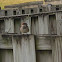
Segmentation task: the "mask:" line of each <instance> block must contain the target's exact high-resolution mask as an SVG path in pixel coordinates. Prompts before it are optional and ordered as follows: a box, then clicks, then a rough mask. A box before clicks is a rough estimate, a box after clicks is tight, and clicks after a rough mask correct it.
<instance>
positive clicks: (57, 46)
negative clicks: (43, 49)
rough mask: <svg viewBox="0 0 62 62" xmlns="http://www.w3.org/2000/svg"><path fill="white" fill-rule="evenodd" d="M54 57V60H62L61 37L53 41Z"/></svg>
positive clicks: (54, 61) (59, 61)
mask: <svg viewBox="0 0 62 62" xmlns="http://www.w3.org/2000/svg"><path fill="white" fill-rule="evenodd" d="M52 47H53V48H52V58H53V62H61V41H60V37H55V41H53V43H52Z"/></svg>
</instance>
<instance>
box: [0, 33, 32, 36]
mask: <svg viewBox="0 0 62 62" xmlns="http://www.w3.org/2000/svg"><path fill="white" fill-rule="evenodd" d="M1 35H2V36H30V35H33V34H14V33H11V34H1Z"/></svg>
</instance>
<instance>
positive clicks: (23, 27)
mask: <svg viewBox="0 0 62 62" xmlns="http://www.w3.org/2000/svg"><path fill="white" fill-rule="evenodd" d="M20 32H21V33H27V32H29V27H28V25H27V23H25V22H23V23H22V24H21V27H20Z"/></svg>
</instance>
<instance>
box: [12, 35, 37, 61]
mask: <svg viewBox="0 0 62 62" xmlns="http://www.w3.org/2000/svg"><path fill="white" fill-rule="evenodd" d="M12 42H13V54H14V62H36V58H35V57H36V56H35V41H34V36H33V35H17V36H16V35H15V36H13V38H12Z"/></svg>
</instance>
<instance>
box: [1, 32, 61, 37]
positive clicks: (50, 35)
mask: <svg viewBox="0 0 62 62" xmlns="http://www.w3.org/2000/svg"><path fill="white" fill-rule="evenodd" d="M0 35H2V36H30V35H33V36H37V37H62V35H57V34H38V35H34V34H15V33H10V34H0Z"/></svg>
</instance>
